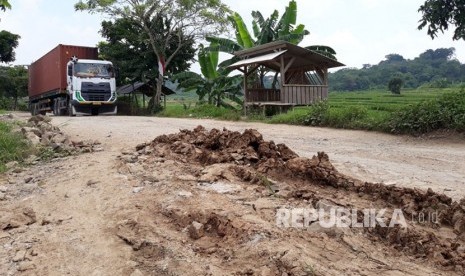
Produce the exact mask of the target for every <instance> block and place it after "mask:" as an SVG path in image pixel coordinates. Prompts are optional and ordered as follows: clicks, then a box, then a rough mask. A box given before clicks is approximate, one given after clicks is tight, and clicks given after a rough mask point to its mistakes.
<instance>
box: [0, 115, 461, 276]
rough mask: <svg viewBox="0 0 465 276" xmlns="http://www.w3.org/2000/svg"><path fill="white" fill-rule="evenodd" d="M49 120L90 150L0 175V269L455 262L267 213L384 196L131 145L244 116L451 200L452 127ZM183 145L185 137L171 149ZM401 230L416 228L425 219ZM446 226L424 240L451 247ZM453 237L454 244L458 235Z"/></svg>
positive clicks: (367, 174) (278, 268) (238, 268)
mask: <svg viewBox="0 0 465 276" xmlns="http://www.w3.org/2000/svg"><path fill="white" fill-rule="evenodd" d="M19 116H20V117H23V118H27V115H25V114H20V115H19ZM52 123H53V124H54V125H55V126H58V127H59V128H60V129H62V130H63V131H64V132H65V133H66V134H68V135H69V136H70V138H71V139H73V140H88V139H92V140H98V141H100V142H101V143H102V145H103V148H104V151H102V152H94V153H88V154H81V155H77V156H71V157H66V158H61V159H55V160H52V161H51V162H46V163H40V164H37V165H35V166H32V167H29V168H27V169H25V170H19V171H16V172H10V173H8V174H6V175H3V176H0V186H1V187H2V190H4V191H2V193H3V194H5V195H6V197H5V199H4V200H3V201H0V204H1V205H0V214H1V220H0V226H1V227H2V229H0V230H1V231H0V244H1V245H2V250H0V259H1V260H2V261H1V262H0V274H1V275H16V274H24V275H64V274H71V275H133V276H136V275H349V274H350V275H377V274H381V275H460V273H462V272H463V269H462V267H461V265H460V262H457V261H456V260H457V259H460V258H463V256H462V255H460V256H461V257H453V258H452V257H448V256H446V257H441V258H443V259H441V260H440V261H437V262H436V260H437V258H439V257H437V256H436V255H435V254H433V253H431V252H429V253H427V252H426V251H425V252H419V251H418V250H413V249H412V246H411V244H402V246H401V247H400V248H397V245H396V246H394V247H393V246H392V245H391V243H392V244H394V243H393V242H387V243H384V242H383V241H382V240H383V238H384V236H383V235H384V234H383V235H382V234H376V233H375V234H373V233H365V232H363V231H356V230H351V231H349V232H347V231H346V230H344V231H342V230H337V229H336V230H335V229H332V230H331V231H329V232H328V231H326V230H324V229H319V230H321V231H319V230H318V231H314V232H312V231H305V230H304V231H302V230H300V229H288V230H286V229H285V230H283V229H279V228H277V227H276V225H275V216H276V210H277V208H279V207H280V206H291V207H305V206H306V205H308V204H310V202H311V199H315V200H316V199H318V200H319V201H318V202H322V201H324V202H330V203H332V204H333V203H334V204H337V205H340V206H353V207H358V208H363V207H366V206H371V204H378V206H381V207H383V206H385V205H389V206H391V207H392V206H395V204H394V203H392V202H390V201H389V200H388V201H384V199H383V200H381V201H380V199H379V198H378V199H376V200H373V198H371V197H369V196H367V197H365V196H361V195H359V194H357V193H352V192H350V191H340V190H338V189H334V188H324V187H320V186H315V187H313V186H312V187H310V188H308V187H307V188H305V189H302V188H299V187H300V185H302V181H301V180H298V179H290V180H289V181H280V182H276V183H275V181H273V182H272V183H274V184H273V185H275V184H276V185H277V186H279V189H280V190H281V192H279V195H278V196H277V197H274V192H273V194H271V195H270V194H269V192H270V191H269V190H268V188H269V189H271V188H270V187H266V185H265V186H263V183H262V184H260V183H258V184H257V183H255V184H253V183H252V184H251V183H248V182H247V181H248V180H247V181H245V180H244V179H243V178H238V177H237V176H236V175H231V170H230V169H229V168H228V167H227V166H226V165H225V166H226V167H225V166H223V165H215V164H212V165H205V164H199V163H196V162H193V161H192V162H191V161H190V160H187V159H184V158H179V157H176V156H174V155H173V156H174V157H173V158H171V157H170V156H169V155H170V154H165V153H163V154H160V153H157V154H158V155H156V154H155V155H152V152H153V151H154V150H155V151H157V150H159V149H157V148H155V147H154V148H153V149H152V148H150V147H148V146H143V147H141V149H144V153H143V154H140V153H137V154H136V153H135V149H134V148H135V146H136V145H138V144H141V143H145V142H150V141H152V140H153V139H154V138H155V137H157V136H159V135H162V134H169V133H178V132H179V130H180V129H194V128H195V127H196V126H198V125H203V126H204V127H205V128H207V129H212V128H218V129H220V130H221V129H223V127H225V128H227V129H229V130H238V131H241V132H242V131H243V130H245V129H250V128H253V129H257V130H258V131H259V132H260V133H261V134H263V138H264V140H273V141H274V142H276V143H284V144H286V145H287V146H288V147H289V148H290V149H292V150H294V151H295V152H296V153H297V154H299V155H300V156H303V157H309V158H311V157H312V156H313V155H315V154H316V152H318V151H324V152H326V153H327V154H328V155H329V158H330V160H331V161H332V163H333V165H334V166H335V168H336V169H337V170H339V171H340V172H342V173H343V174H347V175H349V176H352V177H355V178H358V179H361V180H363V181H369V182H382V183H385V184H387V185H390V186H392V185H394V184H395V185H396V186H398V187H411V188H421V189H427V188H432V189H433V190H434V191H436V192H439V193H442V192H444V193H445V194H446V195H448V196H450V197H452V198H453V199H455V200H459V199H460V198H462V197H463V196H465V163H464V162H463V160H465V142H464V141H463V140H462V141H460V140H456V139H451V138H436V139H429V140H424V139H419V138H412V137H399V136H391V135H385V134H378V133H372V132H363V131H347V130H333V129H323V128H307V127H296V126H286V125H267V124H261V123H244V122H222V121H214V120H193V119H192V120H191V119H169V118H153V117H125V116H115V117H101V116H98V117H75V118H69V117H54V118H53V120H52ZM181 146H183V145H181ZM184 150H186V152H187V151H188V150H191V151H192V150H193V149H184V148H182V147H181V148H180V149H179V151H180V152H183V151H184ZM196 150H197V151H198V149H196ZM228 166H229V165H228ZM242 174H243V173H242ZM242 174H241V175H242ZM275 177H276V178H279V175H278V176H275ZM281 185H284V186H281ZM273 189H274V188H273ZM271 190H272V189H271ZM284 191H287V193H284ZM281 193H282V194H281ZM309 194H310V196H309ZM393 204H394V205H393ZM252 207H253V208H252ZM199 225H200V226H199ZM197 226H199V228H198V229H197V228H196V227H197ZM199 229H203V230H199ZM413 229H414V230H411V231H414V232H413V233H414V234H415V235H416V236H417V237H420V236H421V235H420V234H422V233H423V232H422V231H426V232H425V233H429V232H428V231H431V230H429V228H428V229H426V230H424V229H423V228H416V227H414V228H413ZM459 230H460V229H459ZM203 231H204V232H205V233H203ZM415 231H417V232H415ZM451 231H452V230H451V229H450V228H447V227H444V228H441V231H440V234H438V240H439V241H441V242H436V243H434V242H432V241H430V242H425V244H436V245H437V249H435V250H438V252H440V251H439V249H438V248H446V247H448V246H452V247H454V246H455V245H454V244H455V243H451V242H450V241H449V238H450V237H451V236H454V240H455V239H456V238H455V236H456V234H452V232H451ZM460 231H462V230H460ZM410 233H412V232H410ZM386 235H387V234H386ZM399 235H400V234H399ZM426 236H428V235H426ZM380 240H381V241H380ZM442 241H444V242H442ZM451 244H452V245H451ZM399 246H400V245H399ZM401 248H404V249H401ZM457 248H458V249H457ZM411 249H412V250H411ZM455 249H457V250H459V249H460V250H459V251H460V252H462V251H465V247H463V246H461V245H457V246H456V247H455ZM431 254H432V255H431ZM438 254H439V253H438ZM460 254H461V253H460ZM430 255H431V256H433V255H434V257H430ZM439 255H440V254H439ZM443 255H444V254H443ZM446 255H447V254H446ZM426 256H428V257H426ZM440 256H441V255H440ZM454 256H455V255H454ZM451 259H453V260H454V262H451V261H450V260H451ZM251 260H254V261H251Z"/></svg>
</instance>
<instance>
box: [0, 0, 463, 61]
mask: <svg viewBox="0 0 465 276" xmlns="http://www.w3.org/2000/svg"><path fill="white" fill-rule="evenodd" d="M223 1H224V2H225V3H226V4H228V5H229V6H230V7H231V9H232V10H235V11H237V12H238V13H239V14H241V16H242V17H243V19H244V21H245V22H246V23H247V24H248V26H249V30H251V26H250V24H251V21H252V17H251V11H253V10H259V11H260V12H261V13H262V14H263V15H264V16H265V17H268V16H269V15H270V14H271V13H272V12H273V11H274V10H275V9H276V10H278V11H279V12H280V14H282V13H283V12H284V8H285V6H287V4H288V3H289V1H288V0H267V1H258V0H256V1H251V0H223ZM296 1H297V5H298V15H297V22H298V23H303V24H305V25H306V27H307V29H309V30H310V32H311V34H310V36H308V38H306V39H305V40H304V42H303V43H302V45H317V44H323V45H328V46H331V47H333V48H334V49H335V50H336V51H337V52H338V58H339V60H340V61H341V62H343V63H345V64H346V65H347V66H351V67H361V66H362V64H364V63H371V64H374V63H378V62H379V61H381V60H382V59H383V58H384V56H385V55H387V54H390V53H398V54H401V55H403V56H404V57H405V58H414V57H415V56H418V55H419V54H420V53H422V52H424V51H425V50H427V49H436V48H439V47H444V48H449V47H455V48H456V55H457V58H458V59H459V60H460V61H461V62H465V47H463V41H452V33H451V32H447V33H446V34H443V35H439V37H438V38H437V39H435V40H431V38H430V37H429V36H428V35H427V34H426V31H425V30H422V31H418V30H417V25H418V20H419V18H420V14H419V13H418V11H417V10H418V8H419V7H420V5H421V4H422V3H423V2H424V0H408V1H405V0H391V1H383V0H351V1H347V0H325V1H317V0H296ZM75 2H76V1H74V0H67V1H51V0H48V1H45V0H11V1H10V3H11V4H12V7H13V8H12V10H10V11H7V12H6V13H0V18H1V20H2V21H1V22H0V29H5V30H8V31H10V32H12V33H16V34H19V35H21V40H20V45H19V47H18V48H17V50H16V56H17V61H16V62H15V63H16V64H27V63H30V62H31V61H33V60H35V59H37V58H39V57H40V56H42V55H43V54H44V53H46V52H47V51H49V50H51V49H52V48H53V47H55V46H56V45H58V44H60V43H63V44H77V45H85V46H94V45H96V44H97V43H98V41H101V40H103V39H102V38H101V37H100V34H99V30H100V22H101V21H102V20H104V19H105V18H104V17H103V16H101V15H89V14H88V13H86V12H75V11H74V8H73V5H74V3H75Z"/></svg>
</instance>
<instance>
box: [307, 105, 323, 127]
mask: <svg viewBox="0 0 465 276" xmlns="http://www.w3.org/2000/svg"><path fill="white" fill-rule="evenodd" d="M328 118H329V104H328V102H327V101H321V102H318V103H315V104H314V105H312V106H311V107H310V111H309V112H308V114H307V115H306V116H305V117H304V118H303V124H304V125H307V126H324V125H326V124H327V123H328Z"/></svg>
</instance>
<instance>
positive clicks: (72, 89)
mask: <svg viewBox="0 0 465 276" xmlns="http://www.w3.org/2000/svg"><path fill="white" fill-rule="evenodd" d="M28 92H29V109H30V111H31V114H32V115H37V114H43V115H45V113H46V112H47V111H51V112H53V114H54V115H57V116H60V115H66V114H67V115H69V116H75V115H97V114H108V115H114V114H116V112H117V107H116V82H115V70H114V68H113V65H112V63H111V62H109V61H104V60H98V50H97V48H95V47H82V46H72V45H63V44H60V45H58V46H57V47H55V48H54V49H52V50H51V51H50V52H48V53H47V54H45V55H44V56H42V57H41V58H39V59H38V60H37V61H35V62H33V63H32V64H31V65H30V66H29V83H28Z"/></svg>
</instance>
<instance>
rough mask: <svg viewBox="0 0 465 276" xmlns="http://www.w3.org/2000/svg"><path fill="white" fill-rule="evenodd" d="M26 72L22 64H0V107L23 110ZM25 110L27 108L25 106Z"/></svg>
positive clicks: (26, 79) (25, 92) (26, 80)
mask: <svg viewBox="0 0 465 276" xmlns="http://www.w3.org/2000/svg"><path fill="white" fill-rule="evenodd" d="M27 82H28V74H27V70H26V68H24V66H11V67H10V66H8V67H6V66H0V108H3V109H8V110H18V109H19V110H24V104H25V103H24V101H21V100H20V98H21V97H25V96H27ZM26 110H27V108H26Z"/></svg>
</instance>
